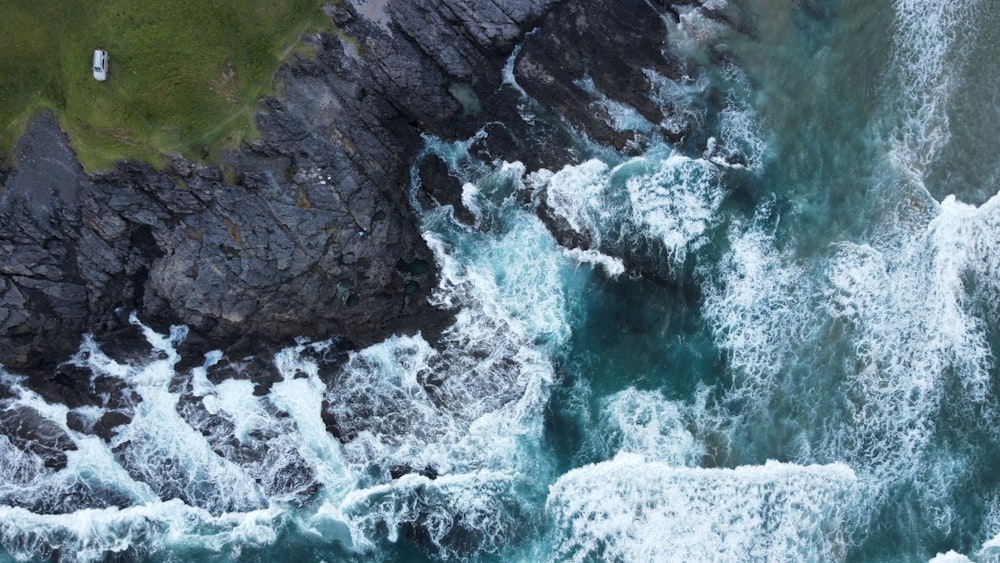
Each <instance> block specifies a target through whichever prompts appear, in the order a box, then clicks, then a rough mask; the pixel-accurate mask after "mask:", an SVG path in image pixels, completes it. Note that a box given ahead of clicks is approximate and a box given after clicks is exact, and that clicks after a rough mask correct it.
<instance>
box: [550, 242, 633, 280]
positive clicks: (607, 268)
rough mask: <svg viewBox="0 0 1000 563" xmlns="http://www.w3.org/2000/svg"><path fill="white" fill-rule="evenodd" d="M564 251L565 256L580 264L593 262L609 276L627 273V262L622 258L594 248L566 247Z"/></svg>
mask: <svg viewBox="0 0 1000 563" xmlns="http://www.w3.org/2000/svg"><path fill="white" fill-rule="evenodd" d="M562 252H563V254H564V255H565V256H567V257H569V258H571V259H572V260H575V261H577V262H579V263H580V264H593V265H595V266H599V267H600V268H601V269H602V270H604V275H606V276H608V277H609V278H617V277H618V276H620V275H622V274H624V273H625V263H624V262H622V260H621V258H615V257H614V256H608V255H607V254H603V253H601V252H598V251H596V250H594V249H588V250H580V249H579V248H564V249H562Z"/></svg>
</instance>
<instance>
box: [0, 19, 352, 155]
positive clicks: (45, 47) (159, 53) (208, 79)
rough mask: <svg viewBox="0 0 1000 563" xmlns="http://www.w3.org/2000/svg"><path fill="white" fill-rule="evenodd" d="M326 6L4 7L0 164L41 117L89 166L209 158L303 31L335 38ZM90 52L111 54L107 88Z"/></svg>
mask: <svg viewBox="0 0 1000 563" xmlns="http://www.w3.org/2000/svg"><path fill="white" fill-rule="evenodd" d="M321 5H322V1H321V0H271V1H268V0H172V1H171V2H136V1H134V0H104V1H100V0H92V1H89V2H85V1H81V0H28V1H24V0H0V160H3V159H7V160H8V161H9V160H10V159H11V153H12V150H13V146H14V143H15V142H16V140H17V138H18V137H19V136H20V135H21V134H22V133H23V132H24V130H25V128H26V126H27V124H28V122H29V121H30V119H31V117H32V115H34V113H35V111H37V109H38V108H40V107H46V108H49V109H50V110H52V111H53V112H54V113H55V114H56V116H57V117H58V118H59V120H60V122H61V123H62V125H63V127H64V128H65V129H66V131H67V133H68V134H69V136H70V140H71V142H72V144H73V147H74V149H76V152H77V154H78V156H79V158H80V161H81V162H82V163H83V165H84V166H85V167H86V168H87V169H88V170H91V171H97V170H107V169H109V168H110V167H111V165H112V164H113V163H114V162H115V161H117V160H120V159H125V158H139V159H143V160H146V161H149V162H152V163H153V164H154V165H162V164H163V163H164V162H165V155H167V154H168V153H172V152H180V153H183V154H184V155H186V156H188V157H189V158H192V159H195V160H199V161H204V160H211V159H213V157H214V156H215V155H217V151H219V150H220V149H222V148H224V147H227V146H234V145H236V144H237V143H239V142H240V141H242V140H248V139H252V138H254V137H255V136H256V135H257V132H256V129H255V126H254V122H253V117H254V114H255V112H256V111H257V110H258V109H259V100H260V98H261V97H262V96H264V95H267V94H268V93H269V92H270V91H271V88H272V84H271V82H272V77H273V75H274V72H275V70H277V68H278V66H279V64H280V63H281V61H282V60H283V59H284V58H286V57H288V56H290V55H291V54H292V53H293V52H300V50H301V47H300V46H299V45H300V44H299V43H298V41H297V37H298V35H299V33H301V32H303V31H306V30H317V29H332V28H331V27H330V26H331V24H330V22H329V20H328V18H327V17H326V16H325V15H324V14H323V12H322V11H321V9H320V6H321ZM94 49H104V50H106V51H108V56H109V69H108V79H107V81H105V82H98V81H96V80H94V78H93V74H92V71H91V60H92V57H93V52H94Z"/></svg>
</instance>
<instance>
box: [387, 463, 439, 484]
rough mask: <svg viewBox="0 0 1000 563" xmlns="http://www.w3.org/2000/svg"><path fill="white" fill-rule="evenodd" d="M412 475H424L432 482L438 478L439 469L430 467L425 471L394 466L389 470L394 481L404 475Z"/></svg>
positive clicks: (406, 466) (425, 468)
mask: <svg viewBox="0 0 1000 563" xmlns="http://www.w3.org/2000/svg"><path fill="white" fill-rule="evenodd" d="M411 473H416V474H417V475H422V476H424V477H427V478H428V479H430V480H432V481H433V480H434V479H437V477H438V472H437V469H435V468H433V467H431V466H430V465H428V466H426V467H424V468H423V469H414V468H413V467H410V466H409V465H393V466H392V467H390V468H389V476H390V477H391V478H392V479H399V478H400V477H402V476H403V475H409V474H411Z"/></svg>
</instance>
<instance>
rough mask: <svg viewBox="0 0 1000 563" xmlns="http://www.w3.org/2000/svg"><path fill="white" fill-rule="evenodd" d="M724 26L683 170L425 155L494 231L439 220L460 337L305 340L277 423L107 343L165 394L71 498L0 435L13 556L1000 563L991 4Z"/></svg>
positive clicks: (678, 39) (263, 405) (757, 7)
mask: <svg viewBox="0 0 1000 563" xmlns="http://www.w3.org/2000/svg"><path fill="white" fill-rule="evenodd" d="M716 3H718V2H716ZM726 13H727V14H728V16H729V17H730V19H731V21H734V22H738V23H739V25H738V26H737V27H738V29H741V30H744V31H743V32H736V31H733V30H731V29H729V28H727V27H725V26H722V25H720V24H718V23H717V22H712V21H708V20H705V19H700V18H699V17H698V16H697V15H696V14H694V13H691V14H687V15H686V16H685V17H684V18H683V20H682V22H683V25H682V26H680V27H679V28H678V29H677V30H675V31H673V32H672V36H671V39H672V41H673V42H674V44H675V45H678V48H679V49H680V50H681V52H682V53H683V54H684V56H686V57H687V58H688V60H689V61H690V65H691V68H692V72H693V73H694V72H695V71H696V74H697V76H699V77H700V78H697V79H694V80H692V81H690V82H685V83H680V84H676V83H669V81H666V79H662V80H661V81H660V82H658V83H657V86H656V88H654V91H653V92H651V95H652V96H654V97H657V98H658V99H660V100H661V101H664V100H666V99H669V100H670V102H671V104H672V105H674V106H675V107H679V108H681V109H682V110H684V111H686V112H688V114H689V115H690V116H693V117H694V118H695V119H696V121H698V122H699V123H702V124H703V127H704V130H702V131H700V132H699V133H698V134H697V135H693V136H692V137H691V138H689V139H688V140H687V142H686V143H685V145H684V146H683V147H669V146H665V145H661V144H655V143H654V145H652V146H650V147H648V149H647V150H646V152H645V153H644V154H642V155H640V156H638V157H635V158H623V157H620V156H616V155H613V154H608V153H607V152H606V151H602V150H600V149H599V148H591V149H589V150H590V151H591V154H588V155H586V157H585V158H584V159H582V161H581V162H580V163H578V164H576V165H574V166H569V167H566V168H564V169H562V170H551V171H547V170H543V171H527V170H525V168H524V166H522V165H520V164H519V163H496V164H495V165H494V166H487V165H483V164H480V163H476V162H475V161H474V160H473V159H471V158H470V157H469V156H468V154H467V152H466V150H467V147H468V144H469V142H471V141H469V142H459V143H446V142H443V141H440V140H437V139H433V138H428V139H427V146H426V149H425V152H424V153H423V154H422V155H421V156H420V158H423V157H424V156H426V155H427V154H430V153H435V154H439V155H441V156H442V157H444V158H445V160H446V161H447V162H449V163H450V164H451V165H452V167H453V169H454V170H455V171H456V172H457V173H458V174H460V175H461V176H462V178H463V181H465V182H466V186H465V188H464V200H465V201H466V204H467V206H468V207H469V208H470V209H471V210H472V211H473V213H474V215H475V216H476V218H477V225H476V227H477V228H469V227H466V226H463V225H460V224H458V223H457V222H456V221H455V220H454V219H453V217H452V214H451V210H450V209H449V208H441V207H430V208H425V207H423V206H422V204H420V203H419V202H418V201H417V199H416V198H415V197H414V198H413V199H414V200H413V205H414V208H415V210H416V212H417V214H418V216H419V217H420V218H421V225H422V228H423V229H424V232H425V238H426V240H427V241H428V244H429V245H430V247H431V248H432V250H434V252H435V256H436V259H437V261H438V266H439V268H440V270H441V272H442V274H441V283H440V286H439V288H438V290H437V291H436V292H435V294H434V297H433V299H434V300H435V301H436V302H437V303H438V304H440V305H441V306H446V307H452V308H455V309H456V310H457V311H458V316H457V321H456V324H455V325H454V326H453V327H451V328H450V329H448V330H447V331H446V333H445V335H444V339H443V341H442V342H441V343H440V344H439V345H437V346H435V347H432V346H430V345H429V344H428V343H427V342H426V341H425V340H424V339H423V338H422V337H421V336H412V337H395V338H392V339H389V340H387V341H385V342H383V343H380V344H377V345H375V346H372V347H371V348H368V349H366V350H362V351H359V352H356V353H353V354H352V355H351V357H350V359H349V360H348V362H347V364H346V365H345V366H343V367H342V368H337V369H331V368H328V367H325V365H324V364H323V362H322V361H320V360H319V359H318V358H322V357H323V354H324V353H326V350H327V348H328V347H329V346H331V344H330V343H305V342H303V343H299V344H298V345H297V346H292V347H290V348H288V349H287V350H285V351H284V352H282V353H281V354H279V357H278V358H277V359H276V367H277V369H278V371H279V373H280V374H281V375H282V377H283V380H282V381H280V382H279V383H277V384H275V386H274V388H273V389H272V391H271V392H270V394H269V396H268V397H264V398H261V397H256V396H254V395H253V393H252V386H250V385H249V383H247V382H240V381H229V382H223V383H219V384H213V383H211V382H210V381H209V380H208V378H206V377H205V373H204V372H203V371H200V370H196V371H195V373H194V374H193V375H192V376H191V378H190V381H188V383H187V385H188V386H187V390H181V391H178V387H177V384H176V381H173V380H174V378H175V376H176V374H175V373H174V371H173V365H174V363H175V362H176V361H177V359H178V358H177V354H176V352H175V351H174V344H175V343H176V341H178V340H179V339H181V338H183V337H184V330H183V329H180V328H179V329H177V330H176V331H175V333H174V334H172V335H157V334H156V333H154V332H152V331H147V332H148V336H149V338H150V339H151V342H153V343H154V346H155V347H157V348H158V349H159V350H160V353H159V354H157V355H156V356H155V357H154V358H151V359H150V360H149V361H148V362H145V363H140V364H136V365H120V364H117V363H116V362H114V361H113V360H110V359H109V358H107V357H105V356H104V355H103V354H102V353H101V352H100V350H98V349H97V347H96V346H94V345H93V344H92V343H87V344H85V345H84V347H83V348H82V349H81V353H80V355H79V356H78V358H77V359H76V362H77V363H80V364H82V365H87V366H89V367H90V368H91V369H92V370H94V371H95V372H96V373H98V374H102V375H104V376H106V377H113V378H119V379H122V380H124V381H126V382H127V383H128V384H129V385H130V386H132V387H133V388H134V389H135V390H136V393H137V394H138V395H140V396H141V398H142V402H141V403H139V404H138V405H137V406H136V409H135V410H136V415H135V419H134V420H133V421H132V422H131V423H130V424H129V425H128V426H127V427H125V429H124V430H122V432H121V433H120V434H119V435H118V436H116V437H115V438H114V439H113V440H112V442H111V444H110V445H108V444H105V443H103V442H102V441H100V440H99V439H97V438H94V437H90V436H85V435H81V434H79V433H76V432H74V431H73V430H70V429H68V428H66V431H67V432H68V433H69V434H70V436H71V437H72V438H73V439H74V441H76V442H77V444H78V447H79V449H78V450H77V451H75V452H70V453H69V454H68V466H67V468H66V469H63V470H61V471H58V472H53V471H52V470H50V469H46V468H44V467H43V466H42V464H41V462H40V461H39V460H38V459H36V458H33V457H32V456H31V455H30V454H25V453H23V452H21V451H20V450H18V449H16V448H14V447H13V446H12V445H10V444H8V443H7V442H6V441H5V440H2V439H0V454H2V455H0V499H2V500H3V505H2V506H0V548H2V550H5V552H4V551H0V560H5V559H11V558H14V559H32V558H46V557H54V556H61V557H63V558H67V559H70V560H72V559H80V560H98V559H101V558H104V557H111V556H115V555H116V554H117V555H120V556H122V557H123V558H125V559H135V558H139V559H151V560H157V561H181V560H207V561H230V560H257V561H275V560H288V561H321V560H326V561H336V560H358V561H370V560H384V561H421V560H441V559H444V560H463V559H471V560H488V561H489V560H497V561H500V560H502V561H550V560H551V561H758V560H761V561H763V560H767V561H771V560H781V561H837V560H844V561H884V560H893V561H896V560H901V561H928V560H931V559H933V558H935V557H936V556H938V554H944V553H947V552H950V551H953V552H954V553H951V554H950V555H949V556H947V557H950V560H951V561H966V560H968V559H967V558H966V557H968V558H971V559H972V560H977V561H994V560H997V558H1000V472H998V471H997V470H996V468H997V467H1000V431H998V428H1000V411H998V406H1000V405H998V401H997V397H998V395H997V384H998V381H1000V373H998V368H997V365H996V360H995V356H996V351H997V350H998V346H1000V326H998V325H1000V322H998V319H1000V317H998V313H1000V310H998V306H997V303H1000V253H998V245H1000V198H996V197H995V195H996V193H997V190H998V186H997V180H998V176H1000V159H997V158H996V157H995V156H994V155H993V154H992V140H993V139H992V133H993V132H994V131H996V130H997V127H996V125H997V124H1000V105H998V104H996V103H995V101H996V96H997V95H996V87H995V81H996V76H997V73H996V70H997V65H998V64H1000V63H997V60H998V57H997V56H996V55H997V54H998V49H1000V26H998V25H996V24H997V23H1000V12H998V11H997V10H996V6H994V5H993V4H992V3H991V2H988V1H986V0H980V1H973V0H963V1H961V2H950V3H938V2H928V1H918V0H897V1H895V2H891V1H888V0H880V1H874V2H873V1H862V0H846V1H844V2H839V3H826V2H817V1H805V2H803V1H798V0H742V1H740V2H730V5H729V7H728V8H726ZM710 92H711V93H713V96H711V98H712V99H714V100H720V101H719V102H718V103H713V104H707V103H705V102H704V99H706V98H708V97H709V96H708V94H709V93H710ZM531 108H532V106H531V104H530V100H526V103H525V105H524V109H525V111H533V110H532V109H531ZM536 109H537V108H536ZM617 110H618V111H622V112H623V113H622V114H621V115H619V116H618V117H619V121H620V122H622V123H632V124H636V123H640V124H641V120H639V119H638V118H636V116H633V115H628V114H627V112H625V110H624V109H622V108H617ZM581 146H582V147H586V145H585V144H581ZM712 146H714V147H716V148H719V147H723V148H724V149H726V150H729V151H735V152H736V153H738V154H739V156H738V158H737V157H733V156H732V155H731V156H730V157H728V158H722V157H721V156H720V155H722V154H724V153H725V151H718V150H716V151H713V150H710V149H711V147H712ZM412 189H413V190H414V191H415V190H417V189H419V186H418V185H416V184H415V185H414V186H412ZM543 194H544V195H545V199H546V201H547V202H548V205H549V206H550V208H551V209H552V211H553V212H554V213H556V214H557V215H559V216H561V217H562V218H563V219H564V220H565V223H566V224H567V225H569V226H570V227H571V228H572V229H574V230H575V231H577V232H578V234H580V235H582V236H585V237H587V238H589V239H590V240H591V241H593V242H594V245H593V248H595V249H596V250H591V251H587V252H582V251H574V250H568V249H565V248H561V247H559V246H558V245H557V244H556V242H555V240H554V238H553V236H552V235H551V234H550V233H549V232H548V231H547V230H546V228H545V226H544V225H543V224H542V222H541V221H540V220H539V219H538V217H537V216H536V214H535V210H534V205H535V202H537V201H538V200H539V199H540V197H541V196H542V195H543ZM136 322H137V323H139V322H140V319H137V320H136ZM214 361H217V358H214V357H209V358H207V359H206V364H211V363H212V362H214ZM4 377H5V381H7V382H8V383H9V384H10V385H12V386H13V387H14V388H17V389H19V391H18V393H19V395H18V397H17V398H15V399H11V400H9V403H10V404H11V405H20V406H30V407H32V408H35V409H36V410H38V411H39V412H41V413H42V414H43V415H44V416H46V417H47V418H49V419H51V420H52V421H54V422H56V423H57V424H59V425H61V426H63V427H64V428H65V419H66V416H67V409H66V408H65V407H60V406H52V405H46V404H45V403H44V401H42V400H41V399H40V398H39V397H37V396H35V395H33V394H32V393H30V392H29V391H26V390H23V389H20V387H19V386H18V384H17V382H16V375H10V374H8V375H5V376H4ZM182 396H183V399H182ZM192 401H194V402H195V403H198V404H200V405H202V407H200V408H203V410H197V411H191V410H190V408H188V407H185V405H189V404H190V403H191V402H192ZM198 413H201V414H198ZM204 413H208V414H204ZM77 414H81V415H86V416H90V417H94V418H96V417H97V416H100V414H102V413H100V412H86V413H77ZM330 417H332V418H333V419H335V420H336V421H337V423H338V425H339V427H340V428H341V429H342V430H344V431H345V432H346V434H345V437H344V438H343V439H342V440H337V439H336V438H334V437H332V436H331V435H329V434H328V433H327V432H326V430H325V421H326V420H328V419H329V418H330ZM248 449H251V450H252V451H253V452H256V453H255V454H254V455H247V453H246V452H247V450H248ZM289 474H291V475H293V476H294V477H292V478H288V479H286V478H284V476H286V475H289ZM112 497H113V498H115V499H117V500H116V501H115V502H110V501H109V500H108V499H109V498H112ZM52 499H56V500H55V501H52ZM111 505H113V506H111ZM960 554H964V555H960ZM940 560H942V561H943V560H945V556H942V557H941V559H940Z"/></svg>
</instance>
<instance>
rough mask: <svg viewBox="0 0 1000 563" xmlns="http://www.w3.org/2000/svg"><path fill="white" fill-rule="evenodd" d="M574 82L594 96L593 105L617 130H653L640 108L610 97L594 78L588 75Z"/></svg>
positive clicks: (608, 123)
mask: <svg viewBox="0 0 1000 563" xmlns="http://www.w3.org/2000/svg"><path fill="white" fill-rule="evenodd" d="M573 83H574V84H576V85H577V86H578V87H580V88H581V89H583V91H585V92H587V93H588V94H590V95H591V96H593V97H594V101H593V102H591V107H592V108H593V109H596V110H597V111H598V112H600V114H603V115H606V116H607V125H608V126H609V127H611V128H612V129H614V130H615V131H629V130H632V131H639V132H644V133H648V132H650V131H652V129H653V124H652V123H650V121H649V120H648V119H646V118H645V117H644V116H643V115H642V114H641V113H639V112H638V110H636V109H635V108H634V107H632V106H630V105H628V104H623V103H621V102H618V101H615V100H612V99H611V98H609V97H608V96H607V95H606V94H605V93H604V92H601V91H600V90H599V89H598V88H597V85H596V84H594V79H593V78H591V77H589V76H587V77H584V78H581V79H579V80H575V81H574V82H573Z"/></svg>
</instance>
